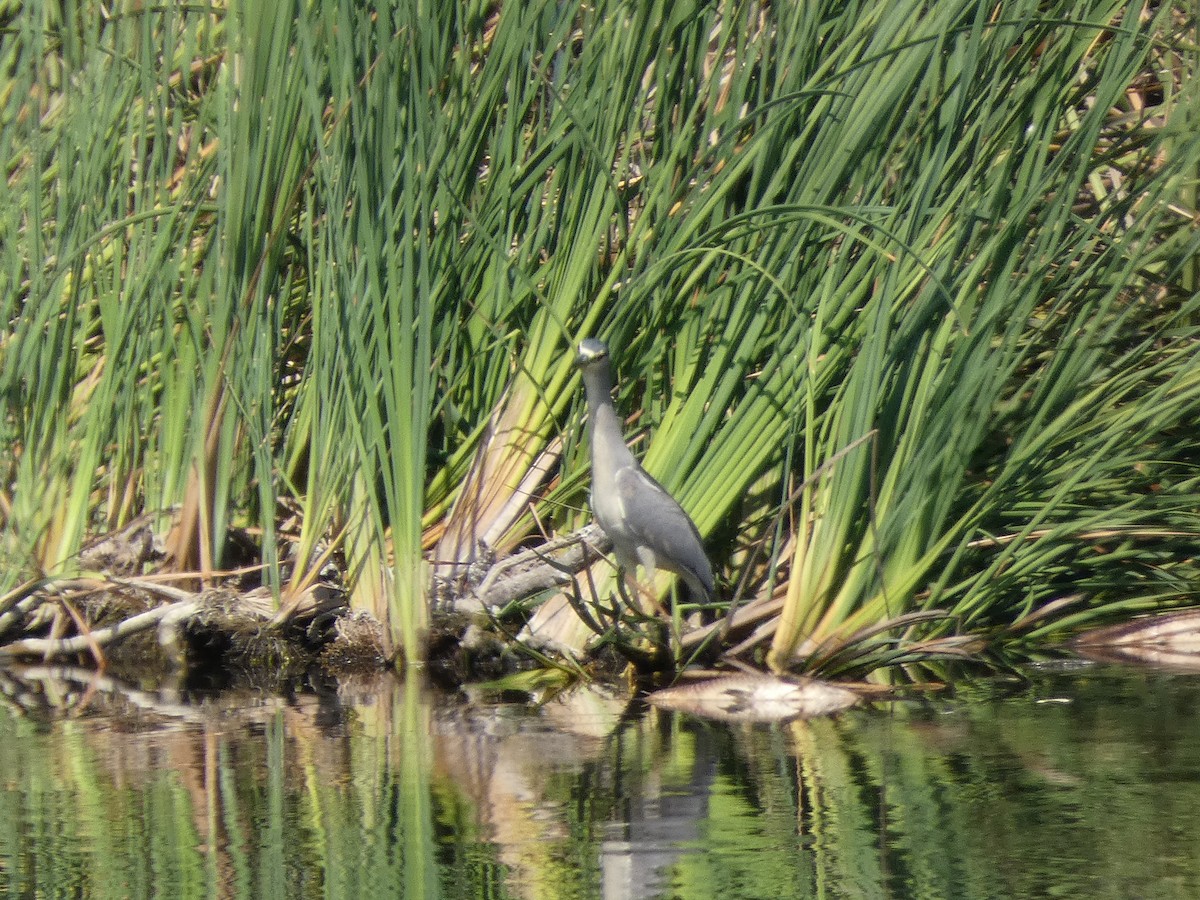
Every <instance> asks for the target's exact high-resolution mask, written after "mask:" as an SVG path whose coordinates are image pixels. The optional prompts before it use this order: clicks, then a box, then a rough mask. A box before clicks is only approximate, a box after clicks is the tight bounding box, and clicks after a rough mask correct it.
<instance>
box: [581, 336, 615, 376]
mask: <svg viewBox="0 0 1200 900" xmlns="http://www.w3.org/2000/svg"><path fill="white" fill-rule="evenodd" d="M607 364H608V345H607V344H605V343H604V341H602V340H599V339H598V338H584V339H583V340H582V341H580V342H579V354H578V355H577V356H576V357H575V365H577V366H579V368H581V369H584V370H586V369H590V368H593V367H596V366H601V365H607Z"/></svg>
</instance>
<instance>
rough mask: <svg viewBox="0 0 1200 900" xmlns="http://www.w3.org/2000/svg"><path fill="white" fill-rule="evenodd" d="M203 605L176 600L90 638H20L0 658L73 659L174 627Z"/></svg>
mask: <svg viewBox="0 0 1200 900" xmlns="http://www.w3.org/2000/svg"><path fill="white" fill-rule="evenodd" d="M202 606H203V604H202V603H201V601H200V600H199V599H190V600H179V601H177V602H175V603H168V604H167V605H166V606H160V607H158V608H156V609H151V610H148V611H147V612H144V613H138V614H137V615H136V616H130V617H129V618H128V619H125V620H124V621H123V622H118V623H117V624H115V625H109V626H107V627H105V628H97V629H96V630H95V631H93V632H91V633H90V634H82V635H76V636H75V637H70V638H23V639H21V640H19V641H13V642H12V643H11V644H6V645H4V646H3V647H0V658H2V657H12V656H41V657H43V658H46V659H52V658H54V657H59V656H73V655H75V654H77V653H83V652H84V651H89V650H91V648H92V645H93V644H94V645H95V646H97V647H104V646H106V645H108V644H111V643H112V642H113V641H116V640H120V639H121V638H124V637H128V636H129V635H131V634H136V633H137V632H139V631H145V630H146V629H147V628H150V627H152V626H154V625H158V624H159V623H160V622H164V620H165V622H166V623H172V624H173V623H175V622H179V621H181V620H183V619H185V618H187V617H188V616H191V615H194V614H195V613H197V612H199V610H200V609H201V607H202Z"/></svg>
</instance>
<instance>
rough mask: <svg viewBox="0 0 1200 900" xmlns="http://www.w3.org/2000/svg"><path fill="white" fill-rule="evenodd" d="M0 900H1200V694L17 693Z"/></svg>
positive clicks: (103, 684) (89, 685) (23, 675)
mask: <svg viewBox="0 0 1200 900" xmlns="http://www.w3.org/2000/svg"><path fill="white" fill-rule="evenodd" d="M0 697H2V698H3V707H2V709H0V773H2V775H3V783H4V790H3V792H0V893H2V894H4V895H5V896H8V895H13V896H22V895H23V896H33V895H37V896H60V895H72V896H75V895H86V896H90V897H92V896H94V897H110V896H111V897H151V896H181V897H186V896H206V897H207V896H230V897H233V896H258V897H310V896H312V897H316V896H321V897H343V896H344V897H369V896H370V897H374V896H403V897H447V898H457V897H464V898H465V897H481V896H486V897H521V898H525V897H529V898H534V897H551V898H570V897H581V898H582V897H603V898H640V897H657V896H662V897H680V898H703V897H718V898H721V900H734V898H742V897H745V898H762V897H781V898H790V897H816V896H836V897H843V896H844V897H910V896H911V897H917V896H920V897H947V898H957V897H972V898H974V897H984V898H986V897H996V898H1018V897H1043V896H1048V895H1057V896H1078V897H1102V898H1103V897H1127V896H1146V897H1169V896H1179V897H1191V896H1200V849H1197V847H1196V846H1195V842H1194V841H1191V840H1190V837H1189V836H1190V835H1191V834H1193V833H1194V832H1195V830H1196V827H1197V825H1200V813H1197V809H1200V803H1197V801H1198V800H1200V756H1198V755H1197V754H1196V753H1195V750H1194V747H1195V736H1194V724H1193V723H1194V722H1195V721H1196V713H1197V712H1198V711H1200V710H1198V707H1200V680H1197V679H1196V678H1195V677H1190V676H1180V675H1165V674H1154V673H1143V672H1130V671H1125V670H1119V669H1109V668H1096V667H1085V668H1082V669H1078V670H1064V671H1039V672H1033V673H1031V675H1030V678H1029V680H1027V681H1019V680H1007V681H986V682H979V683H974V684H970V685H964V686H960V688H959V690H958V696H957V698H955V699H944V698H938V699H930V700H922V701H916V702H911V703H902V704H894V705H891V706H888V707H876V708H874V709H865V710H856V711H852V712H849V713H846V714H844V715H842V716H840V717H839V718H836V719H830V720H813V721H807V722H794V723H790V724H788V725H785V726H775V727H771V726H729V725H718V724H712V723H705V722H702V721H699V720H695V719H690V718H687V717H683V716H679V715H675V714H667V713H658V712H654V711H646V710H643V709H640V708H638V707H632V708H631V707H629V706H627V704H626V703H625V702H624V701H623V700H622V699H621V698H619V697H617V696H615V695H612V694H607V693H604V692H599V691H597V692H577V693H575V694H572V695H571V696H569V697H566V698H562V699H558V700H554V701H550V702H548V703H546V704H544V705H542V706H541V707H537V708H535V707H531V706H528V705H524V704H517V703H505V702H502V701H500V700H498V699H496V698H494V697H488V696H484V695H481V696H468V697H461V696H460V697H452V698H451V697H444V696H438V695H434V694H431V693H429V692H427V691H424V690H422V689H421V688H420V687H419V686H418V685H417V684H416V683H415V682H409V683H407V684H405V683H400V682H395V681H391V680H388V681H382V682H379V683H373V684H359V685H354V684H341V685H333V684H327V685H318V686H313V685H309V686H306V688H305V689H304V690H297V691H296V692H294V693H293V694H291V695H287V696H278V695H276V696H262V695H257V694H252V693H245V694H235V693H224V694H221V695H218V696H205V695H200V694H190V693H187V692H183V691H162V690H149V689H139V688H136V687H133V686H130V685H127V684H122V683H119V682H117V681H115V680H112V679H106V678H103V677H96V676H94V675H91V674H90V673H87V672H82V671H70V670H61V669H48V668H29V669H24V670H19V671H10V672H4V673H0Z"/></svg>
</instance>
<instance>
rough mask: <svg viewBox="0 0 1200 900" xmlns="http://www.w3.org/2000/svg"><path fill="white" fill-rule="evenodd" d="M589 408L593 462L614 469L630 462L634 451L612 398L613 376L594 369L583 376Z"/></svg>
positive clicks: (599, 466) (601, 467)
mask: <svg viewBox="0 0 1200 900" xmlns="http://www.w3.org/2000/svg"><path fill="white" fill-rule="evenodd" d="M584 384H585V385H586V388H587V398H588V408H589V409H590V410H591V415H590V420H591V421H590V424H591V431H592V434H591V438H592V463H593V465H594V466H595V467H596V468H598V469H607V470H610V471H611V470H612V469H615V468H617V467H618V466H620V465H622V464H624V463H627V462H629V461H630V460H632V459H633V455H632V454H631V453H630V452H629V448H628V447H626V446H625V436H624V435H623V434H622V433H621V420H620V419H619V418H618V417H617V410H616V408H615V407H614V406H613V402H612V380H611V378H610V377H608V376H606V375H605V374H604V373H600V372H597V373H594V374H593V375H591V376H590V377H588V378H586V379H585V380H584Z"/></svg>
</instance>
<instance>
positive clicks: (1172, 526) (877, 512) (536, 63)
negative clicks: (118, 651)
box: [0, 0, 1200, 674]
mask: <svg viewBox="0 0 1200 900" xmlns="http://www.w3.org/2000/svg"><path fill="white" fill-rule="evenodd" d="M1193 14H1194V9H1192V8H1191V7H1185V6H1184V5H1178V6H1176V5H1173V4H1149V5H1147V4H1143V3H1140V2H1138V3H1130V2H1114V0H1078V2H1062V3H1050V4H1047V3H1044V2H1034V0H1011V2H1009V0H1006V2H1000V3H988V4H985V3H980V2H975V0H949V2H939V3H936V4H928V3H919V2H894V3H886V4H884V3H872V2H862V3H854V2H850V3H847V2H841V0H839V2H836V3H834V2H827V3H797V4H790V3H759V2H744V3H739V2H718V3H691V2H671V3H667V2H648V3H638V4H622V3H616V2H607V0H601V2H597V3H593V4H585V5H578V4H570V3H560V2H530V3H482V2H467V3H444V4H441V3H439V4H409V3H395V4H391V3H384V4H378V3H355V2H346V3H303V2H301V3H257V2H252V0H245V2H234V0H231V2H228V3H226V2H219V3H215V4H213V5H205V4H149V5H143V4H135V3H118V4H115V5H113V4H99V3H94V2H82V3H67V4H60V3H52V2H47V0H25V2H21V0H10V2H7V3H3V4H0V65H2V66H3V71H4V78H3V86H2V87H0V158H2V159H3V162H4V166H5V170H4V178H3V179H0V323H2V327H3V331H2V333H0V398H2V403H3V409H2V411H0V522H2V525H3V532H2V537H0V579H2V580H3V584H2V590H0V640H4V641H6V642H8V645H9V649H8V650H7V651H6V652H9V653H16V652H28V653H37V654H38V655H44V654H46V653H55V652H62V653H64V654H65V655H69V656H78V655H80V654H82V655H84V656H85V657H87V656H90V657H92V658H95V659H103V658H104V655H105V654H106V652H108V650H107V649H106V647H107V646H108V645H102V644H101V643H100V642H99V641H98V640H96V636H95V633H96V632H97V631H98V630H99V629H102V628H104V627H106V624H107V623H109V622H110V621H113V618H112V615H113V614H112V610H113V609H120V610H123V611H122V612H121V613H120V615H117V616H116V621H117V622H120V621H128V620H129V618H130V617H131V616H134V615H138V614H146V613H149V614H150V615H151V616H152V618H151V619H150V620H149V621H150V622H152V623H153V624H154V625H155V627H156V628H158V629H159V633H161V634H162V635H163V640H165V641H167V643H168V644H170V641H171V640H179V639H183V640H184V641H185V643H186V642H187V641H194V640H197V639H198V638H197V635H199V634H210V633H209V632H204V631H203V629H202V628H199V626H197V622H198V621H200V620H199V619H197V618H196V616H195V615H194V614H195V613H196V612H197V611H198V610H206V611H207V615H208V618H207V621H210V622H211V621H212V620H213V615H212V609H213V607H214V604H216V605H217V606H220V605H221V602H224V601H220V602H218V600H219V599H220V596H224V595H223V594H221V595H220V596H218V597H217V599H214V592H218V593H219V592H232V593H233V594H234V595H235V596H239V597H240V596H245V595H246V594H249V593H252V592H257V593H254V596H255V597H257V598H258V601H259V602H258V605H256V606H254V607H253V610H252V611H251V612H248V613H246V615H248V616H249V619H247V620H246V621H244V622H243V623H242V624H241V625H239V626H238V627H239V628H243V629H248V630H249V631H250V632H252V633H254V634H255V635H258V636H260V637H261V636H262V635H268V636H269V635H272V634H283V636H285V637H296V636H297V635H299V636H301V638H302V642H303V641H308V642H309V644H310V647H309V649H311V650H313V652H319V651H320V648H322V647H324V646H326V645H327V644H328V642H330V641H331V640H336V639H337V638H338V637H339V636H343V635H344V634H345V633H346V632H347V630H353V626H354V625H355V624H357V626H358V627H359V629H360V631H359V632H358V636H359V638H360V639H362V640H364V642H365V643H364V646H365V647H367V651H366V656H367V657H368V658H370V659H375V660H379V659H383V658H386V657H388V656H389V655H390V654H392V653H396V654H398V656H399V658H401V659H402V660H406V661H415V660H418V659H421V658H423V657H425V656H426V655H427V654H429V653H430V652H431V648H433V647H434V645H435V644H436V646H437V647H438V648H440V650H441V651H445V648H446V647H447V646H449V647H451V648H452V649H451V650H450V651H448V652H449V653H450V654H451V655H453V654H454V653H457V652H459V650H458V649H456V648H459V647H461V646H462V645H461V644H460V643H459V637H460V635H461V634H463V633H464V631H465V632H467V633H469V634H471V639H470V643H471V646H473V647H495V648H498V649H495V651H494V653H493V656H496V657H499V656H504V655H505V654H510V653H512V652H513V651H512V649H511V648H512V647H513V646H514V643H513V641H514V639H515V638H517V637H518V636H522V642H523V643H524V644H525V645H528V646H530V647H532V648H534V649H531V650H530V651H529V653H531V654H532V653H535V652H536V653H537V654H543V656H539V657H538V658H539V659H548V658H549V656H553V655H556V654H561V653H563V652H564V651H566V653H567V658H572V657H571V653H572V652H573V653H575V654H584V655H583V656H582V657H580V658H583V659H586V652H587V648H588V647H589V646H594V645H596V644H600V645H603V646H606V647H611V646H614V645H616V646H619V647H621V648H623V649H624V650H625V652H626V653H629V654H630V655H634V656H637V654H639V653H642V652H644V651H646V647H647V646H649V648H650V650H651V651H654V652H652V653H651V656H652V657H653V658H655V659H661V658H662V655H663V653H665V654H666V657H667V659H668V662H667V663H666V665H668V667H678V666H680V665H683V664H685V663H686V662H687V661H688V660H689V659H692V658H694V657H697V656H704V658H706V659H707V660H708V661H709V662H711V661H713V660H714V659H715V660H718V661H719V660H721V659H724V660H725V661H726V662H730V661H737V662H739V663H742V664H748V665H750V666H754V667H766V668H770V669H773V670H776V671H781V672H783V671H797V670H805V671H814V672H823V673H826V674H839V673H846V672H864V671H869V670H873V669H876V668H878V667H880V666H885V665H889V664H897V663H903V662H908V661H914V660H919V659H923V658H928V657H930V656H932V655H956V654H959V655H961V654H967V653H972V652H976V651H977V649H978V648H979V647H980V646H981V644H982V643H983V642H990V643H991V644H992V645H993V646H995V645H1003V644H1008V645H1014V644H1020V643H1025V644H1027V645H1028V644H1032V645H1039V644H1043V643H1045V642H1048V641H1053V640H1056V639H1058V638H1060V637H1062V636H1065V635H1068V634H1070V633H1072V632H1074V631H1076V630H1078V629H1080V628H1082V627H1084V626H1087V625H1090V624H1098V623H1101V622H1114V621H1121V620H1125V619H1129V618H1130V617H1132V616H1134V615H1135V614H1139V613H1143V612H1148V611H1157V610H1163V609H1169V608H1178V607H1186V606H1189V605H1192V604H1193V603H1194V594H1195V585H1196V584H1197V583H1198V578H1200V565H1198V563H1197V559H1196V546H1197V535H1198V534H1200V475H1198V470H1197V462H1198V461H1200V452H1198V450H1200V438H1198V436H1197V431H1196V422H1197V421H1198V420H1200V365H1198V364H1197V356H1198V348H1200V295H1198V294H1197V258H1198V257H1197V250H1198V248H1200V232H1198V231H1197V229H1196V227H1195V223H1196V217H1197V208H1196V187H1197V178H1198V176H1200V128H1197V127H1196V116H1197V110H1200V95H1198V94H1197V84H1196V79H1195V67H1196V65H1197V61H1198V58H1197V51H1196V46H1197V34H1196V21H1195V19H1194V18H1192V16H1193ZM587 335H600V336H603V337H604V338H605V339H606V340H607V341H608V342H609V345H610V347H612V348H613V355H614V359H615V364H616V367H617V370H618V373H619V375H620V385H621V386H620V396H619V397H618V403H619V408H621V409H623V410H625V411H626V412H627V413H628V414H630V418H629V420H628V422H627V434H628V436H629V438H630V440H631V441H632V442H633V445H634V447H635V451H636V452H637V453H638V455H639V456H640V457H642V459H643V462H644V464H645V466H646V468H647V469H648V470H649V471H650V472H651V473H652V474H653V475H654V476H655V477H656V478H658V480H659V481H661V482H662V483H663V484H664V485H666V486H667V487H668V488H669V489H670V490H671V491H672V492H673V493H674V494H675V495H676V496H677V497H678V498H679V500H680V502H681V503H682V505H683V506H684V508H686V509H687V510H688V511H689V513H690V514H691V516H692V517H693V518H694V519H695V521H696V523H697V525H698V527H699V529H700V531H701V532H702V534H703V535H704V536H705V539H706V544H707V547H708V550H709V553H710V555H711V556H712V558H713V560H714V562H715V563H716V566H717V570H718V581H719V583H720V584H721V585H722V590H721V591H720V600H721V603H720V604H718V606H717V607H715V608H712V609H706V610H696V609H693V608H692V607H691V606H690V605H689V603H688V602H687V598H686V597H683V596H680V597H679V598H677V599H678V602H676V603H675V604H674V605H671V604H669V603H667V604H664V608H669V609H670V610H672V611H671V613H669V614H668V615H667V617H666V618H667V619H668V621H665V622H663V621H661V619H660V617H659V616H657V615H656V614H655V611H654V609H653V608H649V609H643V610H638V609H636V608H633V609H631V608H630V606H631V605H630V604H626V603H623V602H618V599H619V593H620V592H619V591H618V589H617V584H616V579H615V577H614V574H613V571H612V567H611V565H609V564H608V563H607V562H606V561H605V560H604V559H602V558H601V556H600V553H599V550H600V549H602V547H601V546H600V544H599V543H598V542H597V540H596V535H595V534H594V533H589V534H590V538H591V540H590V541H589V542H588V543H585V544H580V543H579V542H578V541H577V540H575V541H572V540H571V537H572V536H573V535H576V534H577V532H578V531H579V529H581V528H582V527H583V526H584V525H586V523H587V522H588V520H589V515H588V511H587V509H586V496H587V478H588V473H587V464H586V448H585V446H584V443H583V440H582V435H583V430H582V426H581V410H582V398H581V396H580V389H579V382H578V377H577V373H576V372H575V371H574V370H573V368H572V366H571V357H572V349H573V346H574V344H575V343H576V342H577V341H578V339H579V338H580V337H583V336H587ZM113 535H122V536H124V538H123V542H121V541H119V542H118V543H117V544H111V543H110V544H104V543H103V542H104V541H105V540H108V539H111V537H112V536H113ZM97 546H107V547H108V548H109V549H108V552H105V553H97V552H94V551H95V548H96V547H97ZM131 548H132V549H131ZM522 554H523V555H522ZM514 560H516V561H518V562H519V565H516V566H514V565H513V561H514ZM547 560H552V561H553V564H548V563H547ZM547 565H548V566H549V568H545V567H546V566H547ZM531 573H532V574H531ZM518 575H519V576H521V578H524V579H525V580H524V581H521V580H520V578H516V577H515V576H518ZM502 576H504V577H505V578H507V579H508V580H507V581H504V580H503V579H502ZM498 581H499V582H500V583H501V584H502V585H504V584H507V585H509V586H510V588H511V586H512V585H513V584H518V583H519V584H521V585H522V586H523V587H522V589H521V590H516V589H510V590H508V591H507V593H506V592H505V591H500V592H499V593H494V594H490V595H489V594H488V591H489V590H491V589H493V588H495V587H496V585H497V582H498ZM657 589H658V590H659V591H661V592H663V596H664V597H665V596H666V595H667V592H668V591H669V590H670V586H669V585H668V583H667V582H666V581H663V582H661V583H660V584H659V585H657ZM170 591H176V592H179V593H178V594H177V595H170V594H169V592H170ZM172 603H178V604H186V603H192V604H194V606H193V607H189V608H184V607H174V608H173V609H172V610H167V611H165V612H164V611H163V610H164V607H165V605H166V604H172ZM121 604H125V606H121ZM226 605H228V604H226ZM633 606H634V607H636V604H633ZM222 608H224V607H222ZM106 611H107V613H106ZM243 612H244V611H243ZM731 613H732V614H731ZM173 614H177V615H174V618H171V615H173ZM106 615H107V616H108V618H106ZM443 617H444V618H443ZM164 618H165V619H167V621H168V626H169V627H164V626H162V620H163V619H164ZM701 620H713V621H715V622H716V623H717V624H716V625H715V626H714V627H713V628H712V629H710V631H708V632H704V633H703V634H702V636H701V637H702V638H704V639H706V640H707V642H705V640H702V639H701V638H700V637H695V636H694V634H693V636H692V637H690V638H689V635H688V631H689V629H690V628H691V624H690V623H693V622H696V621H701ZM246 622H248V623H249V624H246ZM171 623H174V624H171ZM364 623H368V624H364ZM369 623H378V628H377V629H374V630H372V629H373V626H372V625H370V624H369ZM114 627H115V623H114ZM289 629H290V631H289ZM597 632H599V634H597ZM105 634H107V633H105ZM364 635H365V637H364ZM210 636H211V635H210ZM431 636H432V638H431ZM62 638H68V639H69V638H77V639H78V640H77V643H75V644H73V645H70V650H69V652H66V651H64V645H56V644H55V645H48V644H39V645H36V649H28V648H29V646H30V645H25V646H26V648H27V649H26V650H24V651H22V650H20V646H21V645H20V643H19V642H20V641H25V640H29V639H36V640H39V641H57V640H59V639H62ZM206 639H207V638H206ZM647 642H648V643H647ZM14 645H15V646H16V647H17V649H14ZM658 650H662V653H659V652H657V651H658ZM272 652H273V651H272ZM263 658H264V659H277V657H276V656H274V655H272V653H266V654H264V656H263ZM572 665H575V663H572ZM497 668H498V670H499V669H503V668H504V665H501V664H497Z"/></svg>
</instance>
